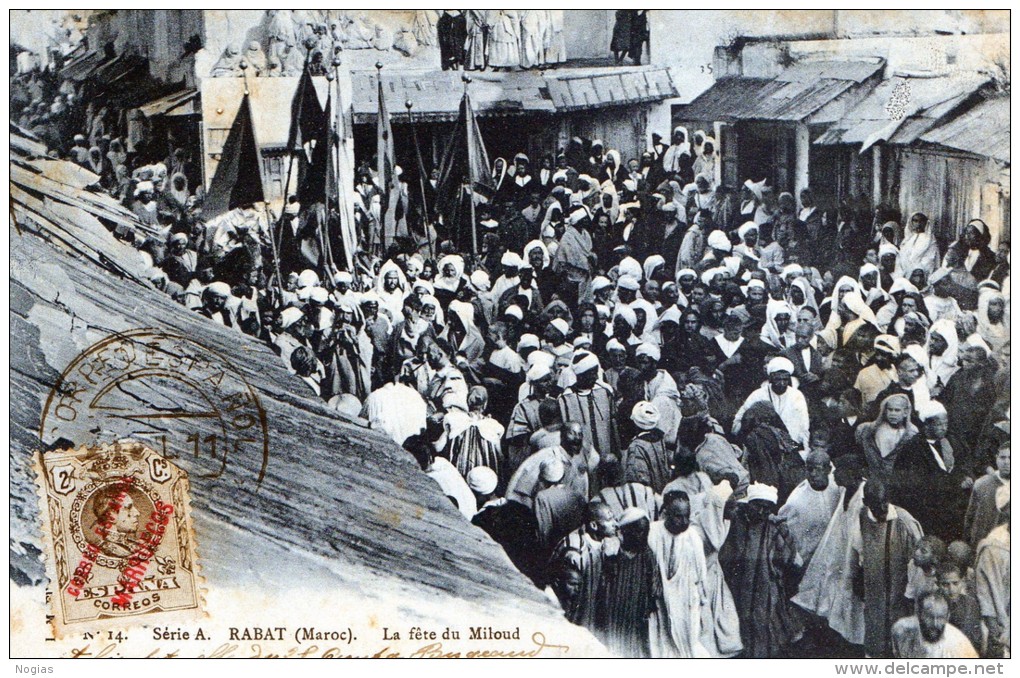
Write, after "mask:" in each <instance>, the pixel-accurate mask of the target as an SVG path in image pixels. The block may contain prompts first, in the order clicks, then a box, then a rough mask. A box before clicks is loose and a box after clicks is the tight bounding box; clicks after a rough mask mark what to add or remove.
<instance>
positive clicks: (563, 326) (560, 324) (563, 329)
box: [549, 318, 570, 337]
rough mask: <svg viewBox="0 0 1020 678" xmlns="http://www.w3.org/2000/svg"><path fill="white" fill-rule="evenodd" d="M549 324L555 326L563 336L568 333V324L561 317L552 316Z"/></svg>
mask: <svg viewBox="0 0 1020 678" xmlns="http://www.w3.org/2000/svg"><path fill="white" fill-rule="evenodd" d="M549 324H550V325H552V326H553V327H555V328H556V329H557V331H559V333H560V334H562V335H563V336H564V337H565V336H567V335H568V334H570V325H569V324H568V323H567V321H566V320H564V319H563V318H553V319H552V320H550V321H549Z"/></svg>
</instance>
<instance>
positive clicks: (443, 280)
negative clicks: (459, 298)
mask: <svg viewBox="0 0 1020 678" xmlns="http://www.w3.org/2000/svg"><path fill="white" fill-rule="evenodd" d="M447 264H451V265H453V270H454V274H453V276H447V275H446V272H445V269H446V265H447ZM463 276H464V258H463V257H461V256H460V255H459V254H447V255H446V256H445V257H443V258H442V259H440V260H439V263H437V264H436V277H435V280H433V281H432V284H433V285H434V286H435V288H436V289H437V290H445V291H447V292H456V291H457V288H458V287H460V279H461V278H462V277H463Z"/></svg>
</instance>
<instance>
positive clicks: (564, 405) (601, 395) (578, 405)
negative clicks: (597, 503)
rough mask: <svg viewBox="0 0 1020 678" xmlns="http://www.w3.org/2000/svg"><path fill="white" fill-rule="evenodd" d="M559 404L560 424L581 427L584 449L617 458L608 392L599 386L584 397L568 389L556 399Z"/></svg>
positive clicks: (617, 443)
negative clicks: (565, 423) (591, 449)
mask: <svg viewBox="0 0 1020 678" xmlns="http://www.w3.org/2000/svg"><path fill="white" fill-rule="evenodd" d="M559 401H560V414H561V415H562V417H563V421H564V422H571V421H576V422H578V423H580V424H581V430H582V431H583V432H584V444H585V446H586V447H591V448H593V449H594V450H595V451H596V452H598V453H599V455H600V456H602V457H605V455H614V456H619V454H620V436H619V434H618V433H617V430H616V403H615V402H614V400H613V394H612V392H611V391H610V390H609V389H607V388H606V387H605V386H600V385H599V384H596V385H595V387H594V388H593V389H592V390H591V391H588V392H585V393H578V392H576V391H574V390H573V389H570V390H568V391H567V392H566V393H564V394H563V395H561V396H560V398H559ZM595 489H598V488H595Z"/></svg>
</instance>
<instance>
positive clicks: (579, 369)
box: [572, 351, 599, 374]
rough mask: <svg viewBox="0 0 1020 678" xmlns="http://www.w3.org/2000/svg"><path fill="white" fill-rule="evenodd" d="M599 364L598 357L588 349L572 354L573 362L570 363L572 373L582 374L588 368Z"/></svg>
mask: <svg viewBox="0 0 1020 678" xmlns="http://www.w3.org/2000/svg"><path fill="white" fill-rule="evenodd" d="M598 366H599V359H598V358H596V357H595V354H594V353H589V352H588V351H581V352H579V353H578V354H577V355H575V356H574V363H573V365H572V367H573V369H574V374H584V373H585V372H588V371H590V370H594V369H597V368H598Z"/></svg>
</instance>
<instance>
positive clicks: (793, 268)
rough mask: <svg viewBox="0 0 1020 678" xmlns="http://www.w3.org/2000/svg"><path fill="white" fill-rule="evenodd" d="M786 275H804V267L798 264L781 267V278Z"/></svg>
mask: <svg viewBox="0 0 1020 678" xmlns="http://www.w3.org/2000/svg"><path fill="white" fill-rule="evenodd" d="M788 275H804V267H803V266H801V265H800V264H787V265H786V266H784V267H783V277H784V278H785V277H786V276H788Z"/></svg>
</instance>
